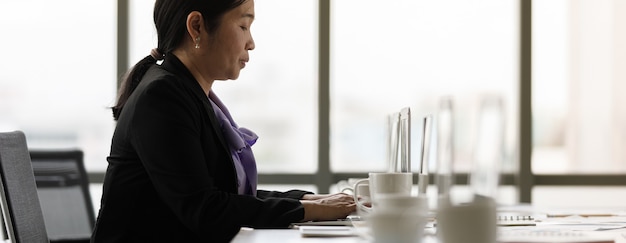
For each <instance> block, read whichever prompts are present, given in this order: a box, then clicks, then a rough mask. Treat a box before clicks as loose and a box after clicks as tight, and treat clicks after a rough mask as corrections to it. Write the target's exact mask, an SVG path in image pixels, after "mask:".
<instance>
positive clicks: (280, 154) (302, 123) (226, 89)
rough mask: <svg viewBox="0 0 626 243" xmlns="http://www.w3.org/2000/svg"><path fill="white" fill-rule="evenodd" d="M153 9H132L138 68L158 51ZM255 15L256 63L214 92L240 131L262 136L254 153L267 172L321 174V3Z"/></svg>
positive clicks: (262, 6)
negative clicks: (318, 73)
mask: <svg viewBox="0 0 626 243" xmlns="http://www.w3.org/2000/svg"><path fill="white" fill-rule="evenodd" d="M153 7H154V1H143V0H141V1H132V2H131V5H130V33H131V35H130V36H131V38H130V46H131V48H130V50H131V51H130V52H131V57H130V60H129V62H130V63H131V65H134V64H135V63H137V62H138V61H139V60H141V59H142V58H144V57H145V56H147V55H148V54H149V53H150V50H151V49H152V48H155V47H156V46H157V38H156V31H155V28H154V22H153V18H152V9H153ZM278 10H280V14H273V13H274V12H276V11H278ZM255 12H256V15H255V20H254V23H253V25H252V28H251V31H252V36H253V38H254V41H255V44H256V49H255V50H253V51H251V52H250V62H249V64H248V65H247V66H246V68H245V69H243V70H242V71H241V74H240V77H239V79H237V80H229V81H216V82H215V83H214V84H213V90H214V91H215V93H216V94H217V95H218V96H219V97H220V99H221V100H222V101H223V102H224V104H225V105H226V106H227V107H228V109H229V110H230V112H231V114H232V116H233V119H235V121H236V122H237V123H238V125H239V126H242V127H246V128H249V129H251V130H252V131H254V132H255V133H257V135H259V140H258V141H257V143H256V144H255V145H254V146H253V147H252V149H253V150H254V154H255V157H256V161H257V163H258V169H259V171H260V172H296V173H306V172H309V173H311V172H314V171H315V170H316V168H317V156H316V155H317V146H316V145H317V139H316V138H317V119H316V116H317V106H316V104H317V103H316V97H317V89H316V87H317V86H316V84H317V58H316V57H317V53H318V51H317V50H318V48H317V41H316V40H317V32H316V30H317V1H314V0H306V1H286V0H264V1H256V2H255ZM149 30H152V32H151V31H149ZM277 32H281V34H280V35H277V34H276V33H277Z"/></svg>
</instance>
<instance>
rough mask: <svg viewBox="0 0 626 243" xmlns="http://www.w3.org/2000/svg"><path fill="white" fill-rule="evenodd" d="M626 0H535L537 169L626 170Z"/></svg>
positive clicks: (563, 171)
mask: <svg viewBox="0 0 626 243" xmlns="http://www.w3.org/2000/svg"><path fill="white" fill-rule="evenodd" d="M624 12H626V3H625V2H624V1H621V0H602V1H594V0H574V1H570V0H554V1H533V43H532V44H533V54H532V55H533V60H532V61H533V76H532V78H533V90H532V92H533V96H532V105H533V106H532V109H533V137H534V141H533V145H534V146H533V155H532V167H533V172H534V173H539V174H545V173H548V174H572V173H573V174H576V173H582V174H584V173H591V174H595V173H624V172H626V150H624V148H626V109H624V107H623V104H624V103H626V98H625V96H624V95H623V94H624V93H626V82H625V80H626V68H624V67H626V17H624Z"/></svg>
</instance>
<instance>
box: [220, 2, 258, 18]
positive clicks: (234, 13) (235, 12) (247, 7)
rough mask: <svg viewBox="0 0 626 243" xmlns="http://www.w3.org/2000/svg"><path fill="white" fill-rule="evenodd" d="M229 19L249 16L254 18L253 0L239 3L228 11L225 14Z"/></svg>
mask: <svg viewBox="0 0 626 243" xmlns="http://www.w3.org/2000/svg"><path fill="white" fill-rule="evenodd" d="M225 17H227V18H230V19H240V18H250V19H254V1H253V0H247V1H245V2H244V3H242V4H241V5H239V6H237V7H236V8H234V9H232V10H231V11H229V12H228V13H227V14H226V16H225Z"/></svg>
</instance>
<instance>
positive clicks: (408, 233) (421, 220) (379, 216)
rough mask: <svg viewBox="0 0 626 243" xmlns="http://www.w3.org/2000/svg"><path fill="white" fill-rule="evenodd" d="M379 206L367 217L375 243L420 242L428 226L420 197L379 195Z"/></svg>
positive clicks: (423, 202)
mask: <svg viewBox="0 0 626 243" xmlns="http://www.w3.org/2000/svg"><path fill="white" fill-rule="evenodd" d="M376 200H377V202H378V204H377V205H376V208H374V210H373V212H371V213H370V214H369V215H368V217H367V222H368V224H369V225H370V229H371V232H372V236H373V238H374V242H385V243H387V242H397V243H414V242H420V239H421V238H422V236H423V234H424V226H425V225H426V222H427V220H426V212H425V210H424V207H423V204H425V203H427V201H424V200H421V199H420V198H419V197H415V196H410V195H403V194H379V195H377V198H376Z"/></svg>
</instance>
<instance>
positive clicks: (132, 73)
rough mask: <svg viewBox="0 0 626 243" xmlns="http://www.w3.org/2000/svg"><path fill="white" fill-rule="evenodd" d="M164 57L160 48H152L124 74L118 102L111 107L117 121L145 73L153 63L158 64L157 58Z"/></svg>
mask: <svg viewBox="0 0 626 243" xmlns="http://www.w3.org/2000/svg"><path fill="white" fill-rule="evenodd" d="M162 59H163V54H161V53H160V52H159V50H158V49H156V48H154V49H152V51H151V53H150V55H148V56H146V57H144V58H143V59H141V61H139V62H138V63H137V64H135V66H133V67H132V68H131V69H130V70H129V71H128V72H127V73H126V75H125V76H124V78H123V80H122V84H121V86H120V89H119V91H118V94H119V96H118V98H117V104H115V106H113V107H111V110H112V111H113V119H114V120H116V121H117V119H119V118H120V114H121V113H122V108H124V105H125V104H126V101H128V98H129V97H130V95H131V94H132V93H133V91H135V89H136V88H137V86H138V85H139V82H141V79H142V78H143V75H144V74H146V72H147V71H148V69H149V68H150V67H151V66H152V65H154V64H156V62H157V60H162Z"/></svg>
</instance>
